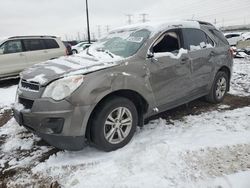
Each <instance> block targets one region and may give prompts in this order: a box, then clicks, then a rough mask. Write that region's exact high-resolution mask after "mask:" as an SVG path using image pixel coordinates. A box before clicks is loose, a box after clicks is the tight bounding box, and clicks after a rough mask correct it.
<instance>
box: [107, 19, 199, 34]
mask: <svg viewBox="0 0 250 188" xmlns="http://www.w3.org/2000/svg"><path fill="white" fill-rule="evenodd" d="M175 27H186V28H197V29H199V28H200V24H199V23H198V22H197V21H181V20H176V21H169V22H166V21H158V22H146V23H139V24H132V25H127V26H123V27H119V28H117V29H115V30H112V31H111V33H112V32H118V31H121V30H139V29H148V30H149V31H151V36H154V35H155V34H156V33H160V32H162V31H164V30H166V29H167V28H175Z"/></svg>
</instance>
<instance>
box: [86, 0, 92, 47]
mask: <svg viewBox="0 0 250 188" xmlns="http://www.w3.org/2000/svg"><path fill="white" fill-rule="evenodd" d="M86 14H87V32H88V42H89V44H90V43H91V39H90V28H89V7H88V0H86Z"/></svg>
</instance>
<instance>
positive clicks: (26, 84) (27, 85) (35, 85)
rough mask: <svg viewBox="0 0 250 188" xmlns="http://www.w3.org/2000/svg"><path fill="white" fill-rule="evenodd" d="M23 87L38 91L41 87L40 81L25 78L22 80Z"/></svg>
mask: <svg viewBox="0 0 250 188" xmlns="http://www.w3.org/2000/svg"><path fill="white" fill-rule="evenodd" d="M21 87H22V89H25V90H29V91H35V92H38V91H39V89H40V86H39V84H38V83H34V82H27V81H25V80H22V81H21Z"/></svg>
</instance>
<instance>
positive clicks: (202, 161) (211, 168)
mask: <svg viewBox="0 0 250 188" xmlns="http://www.w3.org/2000/svg"><path fill="white" fill-rule="evenodd" d="M182 157H183V159H184V161H185V162H186V164H187V165H188V168H189V169H188V170H189V171H193V173H192V174H196V175H197V174H199V176H200V177H202V176H208V177H218V176H223V175H225V174H233V173H237V172H239V171H249V170H250V145H249V144H238V145H234V146H230V147H229V146H226V147H222V148H219V149H218V148H207V149H206V150H203V149H201V150H200V151H198V152H197V151H188V152H187V153H186V154H184V155H183V156H182ZM194 178H195V177H194Z"/></svg>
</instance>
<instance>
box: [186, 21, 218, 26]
mask: <svg viewBox="0 0 250 188" xmlns="http://www.w3.org/2000/svg"><path fill="white" fill-rule="evenodd" d="M188 21H196V22H198V23H199V24H201V25H209V26H214V25H213V24H211V23H209V22H205V21H201V20H188Z"/></svg>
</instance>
